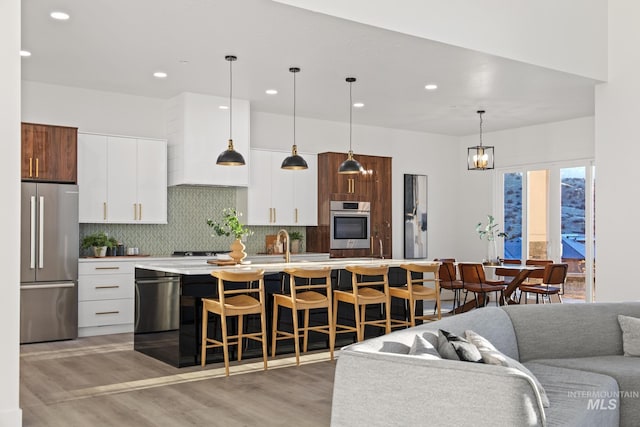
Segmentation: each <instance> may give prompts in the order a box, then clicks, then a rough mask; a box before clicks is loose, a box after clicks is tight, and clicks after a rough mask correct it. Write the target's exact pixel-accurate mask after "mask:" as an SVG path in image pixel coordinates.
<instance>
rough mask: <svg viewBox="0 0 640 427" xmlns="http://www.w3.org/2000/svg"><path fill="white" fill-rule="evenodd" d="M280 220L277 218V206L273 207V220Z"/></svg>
mask: <svg viewBox="0 0 640 427" xmlns="http://www.w3.org/2000/svg"><path fill="white" fill-rule="evenodd" d="M277 221H278V220H277V219H276V208H273V222H277Z"/></svg>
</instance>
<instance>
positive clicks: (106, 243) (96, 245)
mask: <svg viewBox="0 0 640 427" xmlns="http://www.w3.org/2000/svg"><path fill="white" fill-rule="evenodd" d="M112 246H113V242H112V240H111V239H110V238H109V236H107V234H106V233H105V232H104V231H99V232H97V233H93V234H88V235H86V236H84V238H83V239H82V247H83V248H84V249H87V248H93V255H94V256H95V257H97V258H100V257H104V256H106V255H107V248H111V247H112Z"/></svg>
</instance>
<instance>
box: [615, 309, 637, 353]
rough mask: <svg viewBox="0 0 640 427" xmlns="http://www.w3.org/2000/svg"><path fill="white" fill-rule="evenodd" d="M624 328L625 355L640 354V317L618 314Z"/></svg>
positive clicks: (623, 345)
mask: <svg viewBox="0 0 640 427" xmlns="http://www.w3.org/2000/svg"><path fill="white" fill-rule="evenodd" d="M618 323H620V329H622V348H623V350H624V355H625V356H640V319H638V318H637V317H630V316H623V315H621V314H620V315H618Z"/></svg>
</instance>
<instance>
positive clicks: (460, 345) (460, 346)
mask: <svg viewBox="0 0 640 427" xmlns="http://www.w3.org/2000/svg"><path fill="white" fill-rule="evenodd" d="M438 353H440V356H442V357H444V358H445V359H451V360H462V361H465V362H479V363H482V355H481V354H480V352H479V351H478V349H477V348H476V346H475V345H473V344H471V343H470V342H469V341H467V340H466V339H464V338H462V337H459V336H458V335H456V334H452V333H451V332H447V331H443V330H442V329H438Z"/></svg>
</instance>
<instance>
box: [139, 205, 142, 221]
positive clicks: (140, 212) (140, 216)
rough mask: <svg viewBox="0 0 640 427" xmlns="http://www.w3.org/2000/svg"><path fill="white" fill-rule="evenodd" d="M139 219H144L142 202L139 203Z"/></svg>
mask: <svg viewBox="0 0 640 427" xmlns="http://www.w3.org/2000/svg"><path fill="white" fill-rule="evenodd" d="M138 220H140V221H142V203H138Z"/></svg>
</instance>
